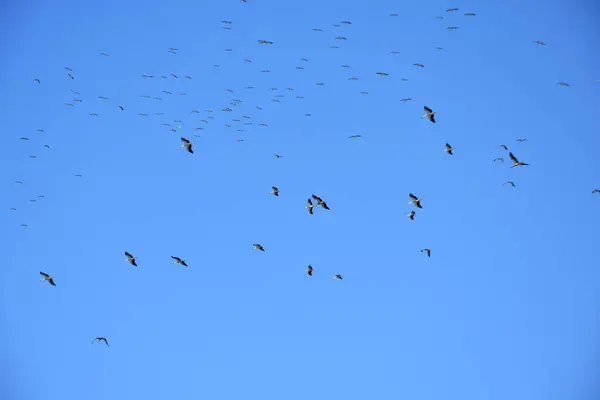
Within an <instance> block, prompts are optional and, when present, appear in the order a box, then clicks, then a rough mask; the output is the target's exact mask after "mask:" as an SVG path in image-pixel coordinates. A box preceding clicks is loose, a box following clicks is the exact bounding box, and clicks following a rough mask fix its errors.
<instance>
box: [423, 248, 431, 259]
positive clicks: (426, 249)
mask: <svg viewBox="0 0 600 400" xmlns="http://www.w3.org/2000/svg"><path fill="white" fill-rule="evenodd" d="M423 252H425V253H427V257H431V249H428V248H424V249H421V253H423Z"/></svg>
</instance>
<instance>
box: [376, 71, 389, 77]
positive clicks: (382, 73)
mask: <svg viewBox="0 0 600 400" xmlns="http://www.w3.org/2000/svg"><path fill="white" fill-rule="evenodd" d="M376 74H377V75H379V76H389V75H390V74H388V73H387V72H376Z"/></svg>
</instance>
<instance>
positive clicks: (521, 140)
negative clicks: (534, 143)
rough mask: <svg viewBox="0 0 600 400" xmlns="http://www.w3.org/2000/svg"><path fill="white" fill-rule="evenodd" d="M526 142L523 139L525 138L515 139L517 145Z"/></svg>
mask: <svg viewBox="0 0 600 400" xmlns="http://www.w3.org/2000/svg"><path fill="white" fill-rule="evenodd" d="M526 141H527V139H525V138H518V139H517V143H523V142H526Z"/></svg>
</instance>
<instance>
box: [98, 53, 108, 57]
mask: <svg viewBox="0 0 600 400" xmlns="http://www.w3.org/2000/svg"><path fill="white" fill-rule="evenodd" d="M100 55H101V56H104V57H109V56H110V54H108V53H100Z"/></svg>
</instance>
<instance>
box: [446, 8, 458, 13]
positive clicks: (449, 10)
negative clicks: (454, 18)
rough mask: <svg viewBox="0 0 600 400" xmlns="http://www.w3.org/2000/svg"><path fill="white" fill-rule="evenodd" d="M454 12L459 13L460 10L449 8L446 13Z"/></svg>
mask: <svg viewBox="0 0 600 400" xmlns="http://www.w3.org/2000/svg"><path fill="white" fill-rule="evenodd" d="M454 11H458V8H455V7H453V8H449V9H447V10H446V12H454Z"/></svg>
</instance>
